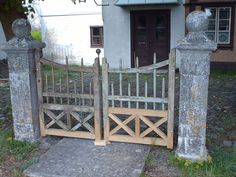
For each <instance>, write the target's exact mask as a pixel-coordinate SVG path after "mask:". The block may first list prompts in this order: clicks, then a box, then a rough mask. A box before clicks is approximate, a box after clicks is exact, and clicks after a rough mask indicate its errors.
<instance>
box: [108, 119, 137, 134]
mask: <svg viewBox="0 0 236 177" xmlns="http://www.w3.org/2000/svg"><path fill="white" fill-rule="evenodd" d="M136 117H137V116H136V115H131V116H130V117H128V118H127V119H125V120H124V121H123V122H122V124H123V125H126V124H128V123H129V122H130V121H132V120H134V118H136ZM116 118H117V119H119V118H118V117H116ZM121 128H122V126H121V125H119V124H118V125H117V126H116V127H115V128H113V129H112V130H111V131H110V135H113V134H115V133H116V132H117V131H118V130H120V129H121Z"/></svg>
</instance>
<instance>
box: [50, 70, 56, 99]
mask: <svg viewBox="0 0 236 177" xmlns="http://www.w3.org/2000/svg"><path fill="white" fill-rule="evenodd" d="M51 76H52V91H53V92H55V77H54V68H53V66H52V71H51ZM53 102H54V103H56V98H55V97H53Z"/></svg>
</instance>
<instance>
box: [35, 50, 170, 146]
mask: <svg viewBox="0 0 236 177" xmlns="http://www.w3.org/2000/svg"><path fill="white" fill-rule="evenodd" d="M136 63H137V64H138V62H136ZM100 70H102V71H100ZM37 80H38V95H39V110H40V111H39V112H40V128H41V134H42V136H45V135H57V136H69V137H78V138H89V139H95V142H97V145H99V144H102V143H104V142H105V143H107V142H109V141H121V142H130V143H141V144H154V145H162V146H167V147H168V148H173V117H174V88H175V51H174V50H172V51H171V53H170V55H169V59H168V60H165V61H162V62H160V63H156V56H155V55H154V64H153V65H150V66H145V67H138V66H137V68H131V69H122V66H121V67H120V68H119V69H109V66H108V63H107V62H106V60H105V59H103V63H102V67H100V64H99V58H96V59H95V63H94V65H93V66H92V67H85V66H84V65H83V60H82V62H81V65H80V66H71V65H68V59H66V64H65V65H62V64H58V63H55V62H52V61H49V60H46V59H39V60H38V61H37ZM100 140H102V141H100ZM105 143H104V144H105Z"/></svg>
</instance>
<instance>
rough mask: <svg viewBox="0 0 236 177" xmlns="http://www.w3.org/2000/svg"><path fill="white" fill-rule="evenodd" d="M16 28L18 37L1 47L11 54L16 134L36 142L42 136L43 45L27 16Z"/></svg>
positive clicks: (9, 62) (17, 138) (23, 139)
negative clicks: (39, 78)
mask: <svg viewBox="0 0 236 177" xmlns="http://www.w3.org/2000/svg"><path fill="white" fill-rule="evenodd" d="M12 31H13V33H14V35H15V37H13V38H12V39H11V40H9V41H8V42H7V43H5V44H3V45H2V46H1V49H2V50H3V51H5V52H6V53H7V58H8V66H9V80H10V91H11V104H12V114H13V126H14V127H13V129H14V135H15V139H16V140H20V141H29V142H34V141H36V140H37V139H38V138H39V121H38V96H37V86H36V67H35V59H36V58H35V57H36V53H37V51H39V50H37V49H40V48H42V47H43V45H42V43H39V42H37V41H35V40H33V39H32V37H31V34H30V32H31V26H30V24H29V22H28V21H27V20H26V19H17V20H15V21H14V22H13V24H12ZM37 56H38V55H37Z"/></svg>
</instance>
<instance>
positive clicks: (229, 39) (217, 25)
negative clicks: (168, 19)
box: [207, 6, 232, 45]
mask: <svg viewBox="0 0 236 177" xmlns="http://www.w3.org/2000/svg"><path fill="white" fill-rule="evenodd" d="M224 8H228V9H229V11H230V12H229V30H219V22H220V19H219V14H220V13H219V12H220V9H224ZM207 9H210V10H211V9H216V18H215V20H216V22H215V30H207V32H214V33H215V40H214V41H215V42H217V43H218V44H222V45H224V44H230V42H231V23H232V7H228V6H227V7H207ZM220 32H229V38H228V41H227V42H219V33H220Z"/></svg>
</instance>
